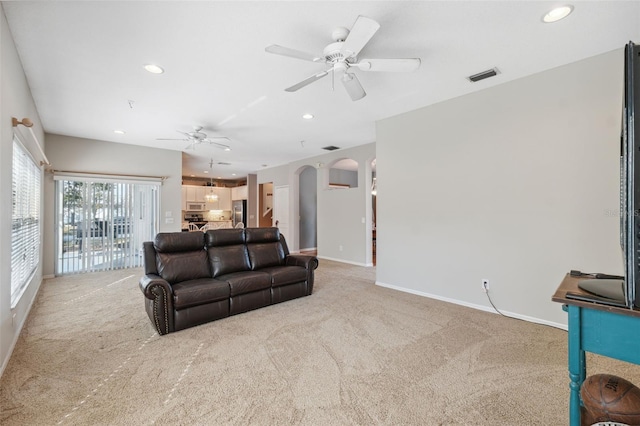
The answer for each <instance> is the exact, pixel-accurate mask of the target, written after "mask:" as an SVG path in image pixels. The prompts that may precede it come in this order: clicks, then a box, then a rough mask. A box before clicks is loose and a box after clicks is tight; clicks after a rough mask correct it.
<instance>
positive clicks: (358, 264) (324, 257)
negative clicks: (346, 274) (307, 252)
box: [316, 256, 373, 267]
mask: <svg viewBox="0 0 640 426" xmlns="http://www.w3.org/2000/svg"><path fill="white" fill-rule="evenodd" d="M316 257H317V258H318V259H324V260H331V261H333V262H340V263H348V264H350V265H356V266H364V267H368V266H373V264H372V263H368V264H367V263H360V262H352V261H350V260H344V259H336V258H333V257H326V256H316Z"/></svg>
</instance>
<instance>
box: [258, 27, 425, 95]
mask: <svg viewBox="0 0 640 426" xmlns="http://www.w3.org/2000/svg"><path fill="white" fill-rule="evenodd" d="M379 28H380V24H378V23H377V22H376V21H374V20H373V19H371V18H367V17H365V16H358V18H357V19H356V22H355V23H354V24H353V27H352V28H351V31H349V30H348V29H347V28H344V27H339V28H336V29H335V30H334V31H333V33H332V37H333V39H334V40H335V42H334V43H331V44H329V45H328V46H327V47H325V48H324V51H323V52H322V55H314V54H312V53H307V52H302V51H300V50H295V49H290V48H288V47H283V46H279V45H277V44H272V45H270V46H267V47H266V48H265V51H267V52H268V53H274V54H276V55H283V56H289V57H292V58H296V59H302V60H305V61H311V62H318V63H325V64H327V65H329V66H328V67H327V68H326V69H325V70H324V71H320V72H319V73H316V74H314V75H312V76H311V77H309V78H306V79H305V80H302V81H301V82H300V83H298V84H294V85H293V86H291V87H288V88H286V89H285V90H286V91H287V92H295V91H296V90H299V89H301V88H303V87H305V86H307V85H309V84H311V83H313V82H314V81H317V80H320V79H321V78H322V77H325V76H326V75H328V74H329V72H333V73H334V75H335V76H336V77H338V78H339V79H340V80H341V81H342V84H343V85H344V87H345V89H346V90H347V93H348V94H349V96H350V97H351V99H352V100H354V101H357V100H359V99H362V98H364V97H365V96H366V95H367V94H366V92H365V91H364V89H363V88H362V85H361V84H360V81H358V78H357V77H356V75H355V74H354V73H353V72H352V68H357V69H359V70H361V71H374V72H375V71H381V72H411V71H415V70H417V69H418V68H419V67H420V59H419V58H409V59H360V60H359V59H358V53H360V51H361V50H362V48H363V47H364V46H365V45H366V44H367V43H368V42H369V40H371V38H372V37H373V35H374V34H375V33H376V31H378V29H379Z"/></svg>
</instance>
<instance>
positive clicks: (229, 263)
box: [207, 244, 251, 278]
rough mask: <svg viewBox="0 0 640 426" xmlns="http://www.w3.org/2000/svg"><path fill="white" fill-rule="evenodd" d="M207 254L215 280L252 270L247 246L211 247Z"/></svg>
mask: <svg viewBox="0 0 640 426" xmlns="http://www.w3.org/2000/svg"><path fill="white" fill-rule="evenodd" d="M207 252H208V253H209V263H210V264H211V276H212V277H213V278H215V277H218V276H220V275H224V274H230V273H232V272H240V271H249V270H251V267H250V265H249V255H248V253H247V246H245V245H244V244H238V245H233V246H222V247H209V248H208V249H207Z"/></svg>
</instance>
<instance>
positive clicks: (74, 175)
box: [53, 170, 165, 186]
mask: <svg viewBox="0 0 640 426" xmlns="http://www.w3.org/2000/svg"><path fill="white" fill-rule="evenodd" d="M53 180H75V181H79V182H105V183H132V184H136V183H137V184H145V185H154V184H155V185H158V186H160V185H162V181H163V180H165V177H162V176H160V177H158V176H131V175H112V174H100V173H84V172H67V171H62V170H54V171H53Z"/></svg>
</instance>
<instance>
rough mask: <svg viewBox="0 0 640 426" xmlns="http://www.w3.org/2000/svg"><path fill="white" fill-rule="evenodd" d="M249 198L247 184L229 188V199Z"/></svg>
mask: <svg viewBox="0 0 640 426" xmlns="http://www.w3.org/2000/svg"><path fill="white" fill-rule="evenodd" d="M248 198H249V189H248V187H247V185H242V186H236V187H234V188H231V201H236V200H246V199H248Z"/></svg>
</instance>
